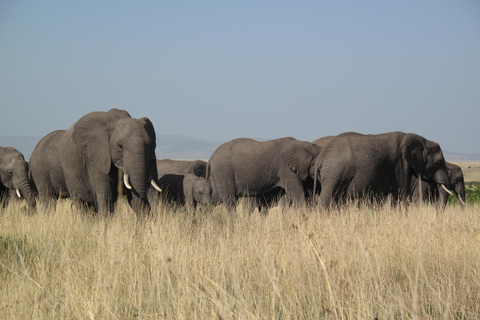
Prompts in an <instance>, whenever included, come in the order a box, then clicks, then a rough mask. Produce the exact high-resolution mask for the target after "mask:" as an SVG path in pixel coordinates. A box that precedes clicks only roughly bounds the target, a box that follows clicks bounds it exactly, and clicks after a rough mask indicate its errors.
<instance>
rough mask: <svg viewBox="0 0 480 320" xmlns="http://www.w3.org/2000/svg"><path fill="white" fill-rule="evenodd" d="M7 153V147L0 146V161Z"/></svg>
mask: <svg viewBox="0 0 480 320" xmlns="http://www.w3.org/2000/svg"><path fill="white" fill-rule="evenodd" d="M6 154H7V149H6V148H3V147H0V162H2V160H3V157H4V156H5V155H6Z"/></svg>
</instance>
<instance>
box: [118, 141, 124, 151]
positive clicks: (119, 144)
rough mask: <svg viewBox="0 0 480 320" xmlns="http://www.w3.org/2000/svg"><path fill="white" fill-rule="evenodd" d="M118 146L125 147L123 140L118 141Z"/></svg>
mask: <svg viewBox="0 0 480 320" xmlns="http://www.w3.org/2000/svg"><path fill="white" fill-rule="evenodd" d="M117 146H118V148H120V149H122V148H123V142H122V141H119V142H118V143H117Z"/></svg>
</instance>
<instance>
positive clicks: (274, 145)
mask: <svg viewBox="0 0 480 320" xmlns="http://www.w3.org/2000/svg"><path fill="white" fill-rule="evenodd" d="M319 152H320V149H319V147H318V146H316V145H314V144H312V143H310V142H307V141H299V140H296V139H294V138H291V137H287V138H280V139H276V140H269V141H263V142H259V141H256V140H253V139H248V138H240V139H235V140H231V141H229V142H226V143H224V144H222V145H221V146H219V147H218V148H217V149H216V150H215V152H214V153H213V154H212V156H211V157H210V160H209V161H208V166H207V171H208V173H207V177H208V178H207V180H208V181H209V183H210V185H211V187H212V200H213V201H214V202H223V203H224V204H225V205H226V206H227V208H228V209H229V210H232V209H233V208H235V202H236V200H237V199H238V197H241V196H254V197H258V196H260V195H262V194H266V193H269V192H271V191H272V190H274V189H278V188H283V189H284V190H285V202H286V203H287V204H292V203H293V204H295V205H301V204H304V202H305V188H304V183H306V182H307V181H308V179H310V180H311V179H312V177H313V174H314V171H313V163H314V160H315V158H316V156H317V155H318V154H319Z"/></svg>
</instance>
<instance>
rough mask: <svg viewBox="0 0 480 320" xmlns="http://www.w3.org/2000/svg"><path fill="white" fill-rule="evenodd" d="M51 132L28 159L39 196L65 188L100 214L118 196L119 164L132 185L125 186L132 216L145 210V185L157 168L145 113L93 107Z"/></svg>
mask: <svg viewBox="0 0 480 320" xmlns="http://www.w3.org/2000/svg"><path fill="white" fill-rule="evenodd" d="M50 135H51V136H50ZM50 135H48V136H46V137H45V138H44V139H45V140H44V139H42V141H40V142H39V144H38V145H37V147H36V148H35V150H34V152H33V153H32V158H31V160H32V164H31V166H32V168H31V169H32V175H33V179H34V181H35V184H36V186H37V189H38V191H39V194H40V195H56V194H58V193H59V192H60V190H62V191H61V192H62V193H63V192H64V191H63V190H64V189H65V187H66V190H67V191H68V194H69V195H70V197H71V198H72V199H73V200H74V201H75V202H80V203H84V204H87V205H91V206H94V207H95V208H96V209H97V211H98V212H99V214H100V215H102V216H105V215H106V214H107V213H108V212H111V211H112V210H113V207H114V203H115V201H116V199H117V196H118V191H117V185H118V174H119V169H121V170H122V171H123V172H124V174H127V175H128V178H127V183H129V185H131V187H132V188H131V189H128V188H127V190H126V191H127V198H128V202H129V204H130V206H131V207H132V209H133V210H134V211H135V212H136V213H137V215H141V214H143V213H146V212H148V211H149V210H150V204H149V202H148V199H147V190H148V188H149V184H150V182H151V180H152V179H153V180H154V181H156V180H157V167H156V157H155V130H154V128H153V125H152V123H151V122H150V120H149V119H148V118H141V119H134V118H131V117H130V115H129V114H128V112H127V111H125V110H118V109H111V110H109V111H108V112H103V111H98V112H92V113H89V114H87V115H85V116H83V117H82V118H80V119H79V120H78V121H77V122H76V123H75V124H74V125H73V126H71V127H70V128H69V129H68V130H66V131H65V132H62V131H57V132H54V133H51V134H50ZM57 157H58V158H57ZM58 162H59V163H58ZM60 168H61V170H60ZM61 171H63V176H62V172H61ZM49 188H52V189H53V190H52V189H50V190H48V189H49Z"/></svg>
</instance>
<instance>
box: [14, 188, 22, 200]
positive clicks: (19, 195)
mask: <svg viewBox="0 0 480 320" xmlns="http://www.w3.org/2000/svg"><path fill="white" fill-rule="evenodd" d="M15 191H16V192H17V197H19V198H21V197H22V194H21V193H20V190H19V189H15Z"/></svg>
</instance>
